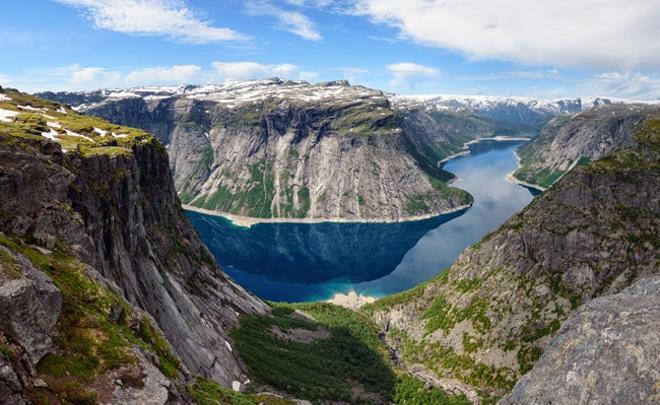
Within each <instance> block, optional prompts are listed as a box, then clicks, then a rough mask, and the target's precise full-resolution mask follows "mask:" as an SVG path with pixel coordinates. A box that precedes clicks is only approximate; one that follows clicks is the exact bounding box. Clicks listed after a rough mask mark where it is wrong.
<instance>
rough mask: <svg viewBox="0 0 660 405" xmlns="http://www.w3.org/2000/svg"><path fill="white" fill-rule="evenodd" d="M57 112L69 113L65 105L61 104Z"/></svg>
mask: <svg viewBox="0 0 660 405" xmlns="http://www.w3.org/2000/svg"><path fill="white" fill-rule="evenodd" d="M57 112H58V113H60V114H68V112H67V111H66V109H65V108H64V107H61V106H60V108H58V109H57Z"/></svg>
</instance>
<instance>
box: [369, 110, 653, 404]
mask: <svg viewBox="0 0 660 405" xmlns="http://www.w3.org/2000/svg"><path fill="white" fill-rule="evenodd" d="M621 114H622V115H620V116H619V121H620V122H625V115H624V114H623V113H621ZM592 117H593V118H592V120H595V121H596V122H598V121H599V119H600V118H599V116H592ZM594 125H595V124H594ZM617 136H625V135H624V134H623V133H622V132H619V133H617ZM634 140H635V142H634V146H631V147H628V148H623V149H620V150H618V151H615V152H613V153H611V154H609V155H608V156H606V157H604V158H601V159H598V160H595V161H594V162H591V163H589V164H586V165H583V166H578V167H576V168H575V169H574V170H572V171H571V172H569V173H568V174H566V176H564V177H563V178H562V179H561V180H559V181H558V182H557V183H556V184H555V185H554V186H553V187H552V188H551V189H549V190H548V191H546V192H545V193H543V194H542V195H541V196H539V197H537V198H536V199H535V200H534V201H533V202H532V203H531V204H530V205H529V206H528V207H526V208H525V209H524V210H523V211H522V212H520V213H518V214H516V215H514V216H513V217H512V218H511V219H510V220H508V221H507V222H506V223H505V224H504V225H502V226H501V227H500V228H499V229H498V230H496V231H494V232H493V233H491V234H489V235H486V236H485V237H484V238H483V240H482V241H481V242H479V243H478V244H476V245H474V246H472V247H470V248H468V249H467V250H466V251H465V252H464V253H463V254H462V255H461V256H460V257H459V258H458V259H457V261H456V262H455V263H454V264H453V265H452V266H451V267H450V268H449V269H448V270H447V271H446V272H444V273H442V274H441V275H440V276H439V277H438V278H436V279H434V280H431V281H429V282H427V283H425V284H423V285H421V286H418V287H416V288H414V289H413V290H410V291H407V292H404V293H400V294H397V295H393V296H390V297H386V298H383V299H381V300H379V301H377V302H376V303H374V304H370V305H367V306H366V307H363V311H364V313H366V314H368V315H370V316H371V317H372V318H373V319H374V320H375V321H376V322H378V323H379V324H380V325H381V328H382V330H383V332H384V334H385V336H386V340H387V341H388V343H389V344H390V345H391V346H392V347H393V349H394V350H395V352H396V354H397V356H398V358H400V361H401V363H402V364H403V365H404V366H405V367H406V368H407V369H408V370H410V371H411V372H413V373H415V374H416V375H418V376H419V375H426V376H429V375H430V376H432V378H433V379H434V381H436V382H437V384H439V385H441V386H444V387H447V386H459V387H463V388H462V389H463V391H464V392H465V393H467V394H469V393H471V392H472V393H473V394H474V391H477V392H479V393H480V394H481V395H486V396H494V397H499V396H501V395H502V394H504V393H506V392H507V391H508V390H510V389H511V388H512V387H513V386H514V384H515V382H516V381H517V380H518V379H519V378H520V376H522V375H524V374H525V373H527V372H528V371H529V370H530V369H532V367H533V366H534V364H535V362H536V361H537V360H538V358H539V357H540V356H541V354H542V353H543V352H544V350H546V348H548V347H549V346H548V345H549V342H550V341H551V340H552V338H553V336H555V335H556V334H557V333H558V330H559V329H560V326H561V325H562V324H563V323H564V322H565V321H566V319H567V318H568V317H569V316H571V314H573V313H574V312H575V310H576V309H577V308H578V307H580V305H582V304H584V303H586V302H589V301H591V300H592V299H594V298H596V297H599V296H606V295H609V294H613V293H617V292H619V291H621V290H623V289H624V288H626V287H628V286H630V285H631V284H633V283H634V282H635V281H636V280H640V279H643V278H645V277H648V276H652V275H656V274H658V269H660V263H658V255H657V252H658V248H659V239H658V229H660V215H659V214H660V199H659V198H658V196H660V180H659V179H660V176H659V175H660V166H659V165H658V162H659V161H660V120H658V119H652V118H649V119H646V120H645V121H644V122H643V123H642V124H641V125H639V126H638V127H637V131H636V132H635V133H634ZM599 303H601V304H603V305H604V304H605V302H603V301H593V304H590V305H594V306H596V305H600V304H599ZM585 311H586V310H585ZM583 313H586V312H583ZM599 319H601V318H599ZM579 322H583V321H582V320H580V319H575V320H574V321H572V323H571V325H576V324H577V323H579ZM599 322H601V323H598V324H592V327H596V325H603V327H605V325H606V323H604V322H605V321H599ZM585 327H586V326H585ZM618 328H620V326H619V327H618ZM646 330H647V331H649V329H648V328H646ZM566 333H571V334H572V335H569V336H575V332H566ZM598 333H601V334H602V333H604V332H602V331H595V332H594V334H596V335H597V334H598ZM648 333H655V334H656V335H657V331H655V332H648ZM596 335H590V336H594V337H589V339H598V337H597V336H596ZM558 339H560V338H558ZM564 339H565V338H564ZM559 341H561V340H559ZM559 344H560V343H555V345H559ZM561 344H562V345H563V346H561V347H567V346H566V343H561ZM574 344H577V343H574ZM579 347H581V348H584V350H587V348H586V347H585V346H584V345H583V344H580V346H579ZM548 350H555V351H554V352H552V353H553V354H548V356H547V358H553V359H555V360H556V359H557V358H559V357H561V356H563V355H564V354H565V352H563V351H562V352H557V350H561V349H557V346H552V347H551V348H550V349H548ZM571 350H573V349H571ZM575 350H579V349H575ZM607 353H608V354H609V353H613V354H612V357H611V358H609V359H608V360H604V359H603V360H602V361H611V362H612V364H620V363H618V361H619V360H618V359H617V357H616V352H612V351H610V352H607ZM548 361H550V360H548ZM561 361H563V362H564V364H565V362H569V361H572V360H569V359H566V358H563V359H562V360H561ZM626 361H629V360H626ZM653 361H654V360H653V358H652V357H651V358H647V359H646V360H644V364H645V365H644V366H641V368H637V369H632V368H627V369H626V370H627V371H626V372H627V373H628V372H630V374H628V376H629V378H631V379H637V381H646V382H644V383H643V384H647V383H648V384H650V385H651V386H652V385H653V384H655V382H654V381H655V380H653V379H651V380H650V381H649V380H648V379H647V378H648V371H644V370H648V365H649V364H653ZM656 361H657V359H656ZM541 367H542V369H552V370H555V371H553V372H554V373H558V372H559V371H556V368H555V366H548V365H547V362H546V366H541ZM585 367H587V366H586V365H585ZM652 368H653V367H652V366H651V369H652ZM592 370H593V369H592ZM594 372H596V371H594ZM561 375H562V376H565V375H566V374H565V372H562V374H561ZM534 376H535V379H534V381H530V380H529V379H527V380H526V383H525V384H526V386H527V387H532V386H545V387H548V389H549V386H546V385H544V384H545V383H544V382H543V381H542V380H541V379H543V378H545V375H544V374H542V373H541V372H539V373H535V374H534ZM599 376H601V374H599ZM549 377H552V378H554V380H552V379H551V380H550V381H559V380H558V379H557V378H559V377H556V375H555V374H549ZM561 378H563V377H561ZM576 378H585V377H584V374H582V371H580V374H579V376H578V377H576ZM589 378H591V377H589ZM599 378H601V377H599ZM602 378H607V380H605V381H604V382H603V383H602V384H605V385H607V383H608V382H611V383H616V382H617V381H619V380H617V379H616V378H612V379H609V377H608V375H602ZM558 384H559V382H558ZM562 384H564V382H563V380H562ZM599 386H601V385H600V384H599ZM553 387H554V388H553V389H557V386H553ZM647 388H648V387H647ZM525 389H526V388H522V389H521V392H523V391H524V390H525ZM530 389H531V388H530ZM621 390H623V388H621ZM546 392H547V391H546ZM521 395H522V394H521ZM530 395H531V394H530ZM548 395H549V396H548V397H547V398H553V397H552V396H551V395H550V394H548ZM622 395H623V394H622ZM515 398H526V397H525V396H520V397H515ZM530 398H531V397H530ZM555 398H556V397H555ZM616 398H619V399H621V401H619V400H617V399H612V398H609V400H611V401H613V402H615V403H622V402H625V401H623V399H624V398H625V397H624V396H622V397H616ZM531 402H532V403H545V402H535V401H531ZM559 402H562V401H559ZM519 403H528V402H527V401H525V400H522V402H519Z"/></svg>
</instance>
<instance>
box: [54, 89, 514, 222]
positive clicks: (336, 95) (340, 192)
mask: <svg viewBox="0 0 660 405" xmlns="http://www.w3.org/2000/svg"><path fill="white" fill-rule="evenodd" d="M45 96H47V97H49V98H52V99H57V100H59V101H62V102H73V103H75V104H76V105H78V107H76V108H77V109H79V110H80V111H83V112H85V113H86V114H90V115H94V116H99V117H103V118H105V119H108V120H109V121H111V122H115V123H118V124H124V125H130V126H134V127H140V128H143V129H146V130H148V131H152V132H153V133H154V134H156V135H157V136H158V137H159V138H160V139H161V140H162V141H163V142H164V143H166V144H167V145H168V153H169V155H170V165H171V168H172V171H173V173H174V178H175V185H176V188H177V190H178V192H179V195H180V197H181V199H182V201H183V202H184V203H186V204H189V205H190V206H192V207H197V208H203V209H210V210H214V211H219V212H225V213H230V214H235V215H243V216H249V217H262V218H269V217H286V218H326V219H348V220H386V221H396V220H401V219H408V218H413V217H424V216H431V215H435V214H438V213H441V212H447V211H451V210H455V209H457V208H459V207H463V206H465V205H468V204H469V203H470V202H471V198H470V196H469V195H468V194H467V193H465V192H463V191H460V190H456V189H453V188H450V187H448V186H447V185H446V183H445V182H447V181H448V180H451V179H452V178H453V176H452V175H451V174H449V173H447V172H444V171H442V170H441V169H439V167H438V161H440V160H442V159H443V158H445V157H447V156H448V155H450V154H452V153H456V152H459V151H461V149H462V147H463V143H464V142H466V141H469V140H472V139H475V138H479V137H491V136H495V135H512V134H513V135H519V134H521V133H522V132H524V131H522V130H521V128H520V127H519V126H515V125H511V124H503V123H497V124H494V123H491V122H489V121H488V120H485V119H482V118H478V117H474V116H471V115H469V114H452V113H446V114H442V113H440V112H437V113H436V114H433V115H429V114H427V113H426V112H425V111H423V110H416V109H414V108H413V109H409V108H405V109H395V108H393V107H392V105H391V104H390V101H389V99H388V97H387V96H386V95H384V94H383V93H382V92H380V91H377V90H372V89H368V88H365V87H361V86H350V85H349V84H348V83H346V82H329V83H322V84H318V85H310V84H308V83H305V82H291V81H281V80H278V79H266V80H260V81H251V82H238V83H232V84H226V85H220V86H199V87H197V86H186V87H180V88H140V89H131V90H126V91H98V92H92V93H82V94H75V93H73V94H72V93H58V94H52V93H51V94H45Z"/></svg>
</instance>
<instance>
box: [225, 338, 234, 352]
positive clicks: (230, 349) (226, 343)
mask: <svg viewBox="0 0 660 405" xmlns="http://www.w3.org/2000/svg"><path fill="white" fill-rule="evenodd" d="M225 345H227V349H229V351H230V352H233V351H234V349H232V348H231V345H230V344H229V342H227V341H226V340H225Z"/></svg>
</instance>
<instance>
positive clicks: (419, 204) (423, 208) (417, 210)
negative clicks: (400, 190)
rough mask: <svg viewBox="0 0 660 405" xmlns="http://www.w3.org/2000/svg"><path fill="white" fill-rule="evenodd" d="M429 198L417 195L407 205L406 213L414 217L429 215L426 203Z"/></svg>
mask: <svg viewBox="0 0 660 405" xmlns="http://www.w3.org/2000/svg"><path fill="white" fill-rule="evenodd" d="M427 198H428V197H427V196H426V195H423V194H417V195H416V196H414V197H412V198H411V199H410V200H408V202H407V203H406V212H408V213H409V214H412V215H421V214H427V213H428V212H429V206H428V204H427V203H426V200H427Z"/></svg>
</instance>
